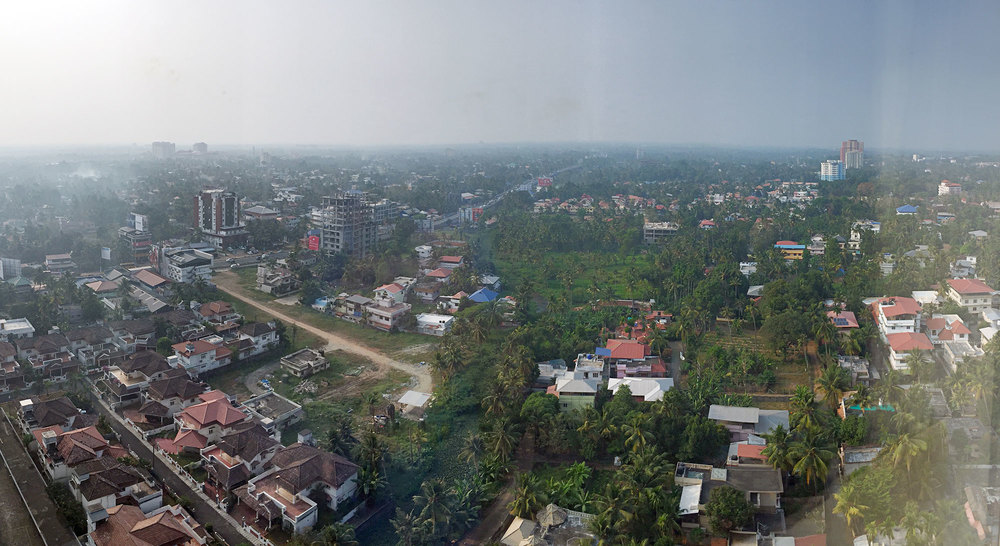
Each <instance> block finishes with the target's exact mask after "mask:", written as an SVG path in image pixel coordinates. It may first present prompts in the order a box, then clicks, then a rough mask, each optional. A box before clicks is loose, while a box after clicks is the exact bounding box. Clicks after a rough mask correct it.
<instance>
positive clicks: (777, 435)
mask: <svg viewBox="0 0 1000 546" xmlns="http://www.w3.org/2000/svg"><path fill="white" fill-rule="evenodd" d="M764 438H765V439H766V440H767V446H766V447H764V451H762V452H761V454H762V455H764V456H765V457H767V462H768V463H769V464H770V465H771V467H773V468H774V469H776V470H784V471H785V472H788V471H790V470H791V469H792V466H793V463H792V460H791V458H790V457H789V450H790V449H791V441H792V435H791V433H789V431H787V430H785V426H784V425H778V426H776V427H774V429H772V430H771V432H770V433H768V434H765V435H764Z"/></svg>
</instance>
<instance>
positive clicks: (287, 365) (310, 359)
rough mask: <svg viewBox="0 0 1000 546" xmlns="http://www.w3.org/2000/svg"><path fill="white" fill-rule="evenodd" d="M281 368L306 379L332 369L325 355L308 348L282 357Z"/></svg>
mask: <svg viewBox="0 0 1000 546" xmlns="http://www.w3.org/2000/svg"><path fill="white" fill-rule="evenodd" d="M281 367H282V368H283V369H284V370H285V371H287V372H288V373H290V374H292V375H294V376H295V377H299V378H305V377H309V376H310V375H313V374H314V373H316V372H320V371H323V370H325V369H327V368H329V367H330V361H329V360H327V359H326V356H324V355H323V353H321V352H319V351H316V350H314V349H310V348H309V347H306V348H304V349H299V350H298V351H295V352H294V353H292V354H290V355H285V356H283V357H281Z"/></svg>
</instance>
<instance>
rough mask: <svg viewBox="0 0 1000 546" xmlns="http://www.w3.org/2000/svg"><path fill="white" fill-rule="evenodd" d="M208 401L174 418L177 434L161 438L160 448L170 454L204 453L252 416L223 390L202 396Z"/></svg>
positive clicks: (191, 407) (189, 407)
mask: <svg viewBox="0 0 1000 546" xmlns="http://www.w3.org/2000/svg"><path fill="white" fill-rule="evenodd" d="M199 397H200V398H201V399H202V400H205V401H204V402H202V403H200V404H195V405H193V406H188V407H186V408H184V410H183V411H181V412H179V413H177V414H175V415H174V423H175V424H176V425H177V428H178V430H177V435H176V436H174V439H173V440H169V439H167V438H158V439H157V440H156V447H158V448H160V449H161V450H163V451H166V452H167V453H179V452H181V451H189V452H194V453H200V452H201V450H202V449H203V448H205V447H206V446H208V445H209V444H212V443H215V442H217V441H218V440H219V439H220V438H221V437H222V436H224V435H226V434H228V433H230V432H232V431H233V429H234V427H236V425H239V424H240V423H243V422H244V421H247V420H248V419H249V418H250V416H249V415H247V414H246V413H245V412H243V411H241V410H239V409H237V408H235V407H233V404H232V402H230V400H229V397H227V396H226V395H225V393H222V392H220V391H209V392H206V393H202V394H201V395H199Z"/></svg>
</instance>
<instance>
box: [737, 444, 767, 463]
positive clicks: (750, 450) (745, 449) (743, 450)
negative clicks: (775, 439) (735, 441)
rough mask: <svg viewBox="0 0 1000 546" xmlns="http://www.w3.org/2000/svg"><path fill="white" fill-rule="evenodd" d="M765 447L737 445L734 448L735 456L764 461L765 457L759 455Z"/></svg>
mask: <svg viewBox="0 0 1000 546" xmlns="http://www.w3.org/2000/svg"><path fill="white" fill-rule="evenodd" d="M764 447H765V446H758V445H752V444H739V445H737V446H736V455H737V456H738V457H743V458H744V459H760V460H764V459H766V458H767V457H764V455H762V454H761V452H762V451H764Z"/></svg>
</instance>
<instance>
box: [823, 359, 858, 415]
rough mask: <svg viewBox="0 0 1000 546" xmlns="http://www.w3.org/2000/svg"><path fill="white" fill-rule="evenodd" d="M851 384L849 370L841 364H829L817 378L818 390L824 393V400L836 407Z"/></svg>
mask: <svg viewBox="0 0 1000 546" xmlns="http://www.w3.org/2000/svg"><path fill="white" fill-rule="evenodd" d="M850 386H851V378H850V377H849V376H848V375H847V370H845V369H844V368H841V367H840V366H827V367H826V368H824V369H823V373H822V374H820V376H819V378H818V379H816V390H817V391H819V393H820V394H822V395H823V400H824V401H826V403H827V404H828V405H829V406H830V409H836V408H837V406H839V405H840V401H841V399H843V398H844V392H845V391H847V389H849V388H850Z"/></svg>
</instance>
